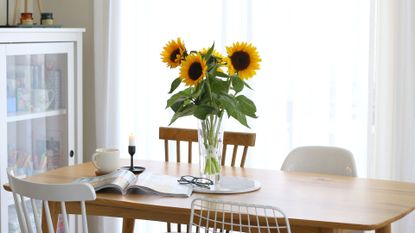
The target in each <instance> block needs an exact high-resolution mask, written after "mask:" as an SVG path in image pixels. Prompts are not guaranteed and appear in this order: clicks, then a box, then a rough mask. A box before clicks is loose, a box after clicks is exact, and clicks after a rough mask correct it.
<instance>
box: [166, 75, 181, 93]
mask: <svg viewBox="0 0 415 233" xmlns="http://www.w3.org/2000/svg"><path fill="white" fill-rule="evenodd" d="M181 82H182V80H181V79H180V78H176V79H175V80H173V82H172V83H171V87H170V91H169V94H171V93H173V91H175V90H176V88H177V87H178V86H179V85H180V83H181Z"/></svg>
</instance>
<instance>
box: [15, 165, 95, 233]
mask: <svg viewBox="0 0 415 233" xmlns="http://www.w3.org/2000/svg"><path fill="white" fill-rule="evenodd" d="M7 176H8V178H9V183H10V188H11V189H12V191H13V198H14V202H15V206H16V212H17V218H18V221H19V225H20V229H21V232H22V233H33V232H37V233H42V226H41V219H40V214H39V212H38V208H37V206H36V201H37V200H40V201H41V203H43V204H41V205H43V207H44V209H45V212H44V213H46V222H47V226H48V230H49V232H50V233H54V232H55V227H53V223H52V218H51V214H50V211H49V204H48V201H53V202H60V209H61V216H62V219H63V223H64V224H63V225H64V232H65V233H69V226H68V216H67V213H66V207H65V202H68V201H76V202H78V201H79V202H80V205H81V214H82V229H83V232H84V233H88V226H87V220H86V208H85V201H90V200H95V198H96V195H95V191H94V189H93V187H92V186H91V185H90V184H42V183H33V182H29V181H26V180H22V179H20V178H17V177H16V176H15V174H14V170H13V169H12V168H8V169H7ZM29 200H30V204H31V207H30V208H31V209H32V212H33V213H32V214H33V219H34V222H35V229H36V230H34V229H33V226H32V224H31V223H30V218H31V217H32V216H31V215H30V213H29V208H28V207H27V204H29V203H28V201H29Z"/></svg>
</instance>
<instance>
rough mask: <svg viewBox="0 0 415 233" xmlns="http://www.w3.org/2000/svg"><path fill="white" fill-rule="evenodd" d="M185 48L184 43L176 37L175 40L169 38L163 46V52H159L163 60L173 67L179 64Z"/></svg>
mask: <svg viewBox="0 0 415 233" xmlns="http://www.w3.org/2000/svg"><path fill="white" fill-rule="evenodd" d="M185 51H186V48H185V47H184V43H183V42H182V41H181V40H180V38H177V41H175V40H171V41H169V42H168V43H167V44H166V46H164V48H163V52H162V53H161V54H160V55H161V59H162V61H163V62H165V63H167V66H169V67H170V68H175V67H177V66H179V65H180V63H181V61H182V57H183V56H184V53H185Z"/></svg>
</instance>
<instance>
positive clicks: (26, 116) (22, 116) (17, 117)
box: [7, 109, 66, 123]
mask: <svg viewBox="0 0 415 233" xmlns="http://www.w3.org/2000/svg"><path fill="white" fill-rule="evenodd" d="M65 114H66V109H57V110H50V111H45V112H33V113H32V112H29V113H27V112H26V113H17V114H12V115H9V116H7V122H9V123H10V122H17V121H25V120H33V119H38V118H45V117H51V116H60V115H65Z"/></svg>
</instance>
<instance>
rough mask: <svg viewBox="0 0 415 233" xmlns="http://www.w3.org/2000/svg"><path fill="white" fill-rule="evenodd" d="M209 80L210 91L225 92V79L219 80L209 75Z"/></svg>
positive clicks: (226, 85)
mask: <svg viewBox="0 0 415 233" xmlns="http://www.w3.org/2000/svg"><path fill="white" fill-rule="evenodd" d="M209 81H210V89H211V90H212V92H214V93H221V92H224V93H226V92H227V90H228V83H227V82H226V81H223V80H220V79H218V78H215V77H211V78H210V79H209Z"/></svg>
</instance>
